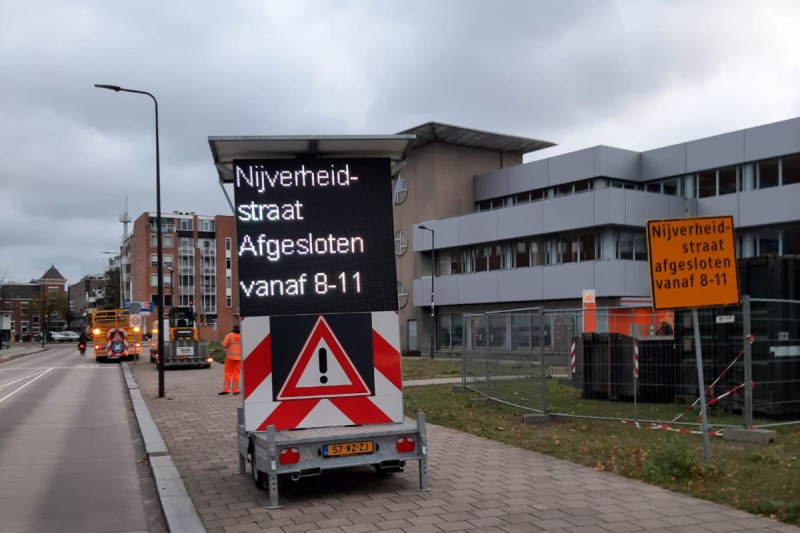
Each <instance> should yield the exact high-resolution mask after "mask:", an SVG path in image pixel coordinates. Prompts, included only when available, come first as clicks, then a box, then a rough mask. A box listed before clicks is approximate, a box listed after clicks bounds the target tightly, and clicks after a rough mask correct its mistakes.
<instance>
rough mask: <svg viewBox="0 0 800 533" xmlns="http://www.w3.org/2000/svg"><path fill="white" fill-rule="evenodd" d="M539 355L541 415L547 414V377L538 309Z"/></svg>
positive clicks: (541, 326)
mask: <svg viewBox="0 0 800 533" xmlns="http://www.w3.org/2000/svg"><path fill="white" fill-rule="evenodd" d="M539 355H540V356H541V363H540V368H539V373H540V374H541V383H542V414H543V415H544V414H547V376H546V375H545V357H544V311H543V310H542V308H541V307H539Z"/></svg>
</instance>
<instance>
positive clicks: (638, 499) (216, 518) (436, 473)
mask: <svg viewBox="0 0 800 533" xmlns="http://www.w3.org/2000/svg"><path fill="white" fill-rule="evenodd" d="M129 365H130V368H131V371H132V373H133V375H134V377H135V379H136V381H137V383H138V385H139V389H140V391H141V394H142V396H143V397H144V398H145V402H146V404H147V406H148V408H149V410H150V413H151V414H152V417H153V419H154V420H155V422H156V425H157V426H158V428H159V430H160V432H161V435H162V436H163V438H164V441H165V442H166V444H167V447H168V449H169V453H170V455H171V456H172V459H173V461H174V463H175V465H176V467H177V469H178V472H179V473H180V475H181V477H182V478H183V481H184V484H185V486H186V489H187V491H188V493H189V496H190V497H191V499H192V502H193V503H194V506H195V508H196V509H197V512H198V514H199V516H200V518H201V520H202V522H203V524H204V526H205V528H206V529H207V531H208V532H210V533H217V532H225V533H240V532H241V533H245V532H250V531H267V532H271V533H279V532H280V533H297V532H304V531H317V532H324V533H328V532H331V533H332V532H347V533H363V532H370V531H382V532H386V533H391V532H405V533H410V532H414V533H426V532H449V531H480V532H504V533H514V532H536V531H551V532H564V533H566V532H570V533H592V532H596V533H609V532H625V531H649V532H667V531H680V532H681V533H694V532H723V531H724V532H727V531H771V532H787V533H788V532H794V533H800V528H797V527H793V526H789V525H786V524H781V523H780V522H777V521H775V520H769V519H766V518H759V517H757V516H754V515H751V514H748V513H745V512H743V511H739V510H736V509H732V508H730V507H725V506H722V505H717V504H714V503H710V502H706V501H704V500H698V499H695V498H690V497H688V496H683V495H680V494H676V493H672V492H669V491H666V490H664V489H661V488H658V487H654V486H651V485H647V484H645V483H640V482H637V481H632V480H628V479H626V478H623V477H620V476H617V475H614V474H610V473H607V472H596V471H595V470H594V469H592V468H587V467H584V466H580V465H576V464H572V463H569V462H566V461H561V460H558V459H553V458H551V457H548V456H545V455H541V454H538V453H535V452H529V451H525V450H521V449H518V448H514V447H512V446H508V445H505V444H501V443H497V442H493V441H490V440H487V439H483V438H480V437H475V436H473V435H469V434H466V433H460V432H458V431H453V430H450V429H447V428H444V427H441V426H436V425H433V424H428V439H429V440H428V442H429V446H428V451H429V460H428V476H429V481H430V485H431V491H430V492H419V491H418V490H417V489H418V474H417V463H416V462H412V463H408V464H407V467H406V471H405V472H404V473H399V474H394V475H392V476H389V477H378V476H377V475H376V474H375V473H374V471H373V470H372V469H370V468H358V469H349V470H338V471H330V472H325V473H324V474H323V475H322V476H321V477H316V478H306V479H302V480H300V481H299V482H296V483H288V484H286V485H285V486H283V487H281V489H280V503H281V505H282V508H281V509H278V510H269V509H267V505H268V503H269V497H268V494H267V493H266V492H263V491H260V490H258V489H256V488H255V486H254V485H253V483H252V481H251V478H250V476H249V474H248V475H240V474H238V457H237V451H236V408H237V407H238V406H239V405H241V402H242V397H241V396H232V395H228V396H218V395H217V392H218V391H219V389H220V388H221V384H222V365H218V364H214V365H212V367H211V368H210V369H193V370H167V371H165V373H164V375H165V378H164V383H165V387H164V389H165V392H166V397H165V398H158V397H157V396H158V372H157V370H156V366H155V365H154V364H151V363H149V362H147V360H146V359H142V360H140V361H139V362H137V363H130V364H129Z"/></svg>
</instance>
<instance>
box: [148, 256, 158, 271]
mask: <svg viewBox="0 0 800 533" xmlns="http://www.w3.org/2000/svg"><path fill="white" fill-rule="evenodd" d="M150 266H151V267H153V268H158V254H150Z"/></svg>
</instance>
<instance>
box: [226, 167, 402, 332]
mask: <svg viewBox="0 0 800 533" xmlns="http://www.w3.org/2000/svg"><path fill="white" fill-rule="evenodd" d="M233 172H234V180H233V184H234V200H235V203H236V232H237V253H238V260H239V302H240V306H241V316H243V317H248V316H278V315H301V314H310V313H344V312H366V311H391V310H397V273H396V268H395V258H394V236H393V222H392V204H391V197H392V194H391V193H392V191H391V172H390V163H389V160H388V159H386V158H369V159H287V160H283V159H263V160H236V161H234V162H233Z"/></svg>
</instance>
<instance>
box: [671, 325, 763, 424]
mask: <svg viewBox="0 0 800 533" xmlns="http://www.w3.org/2000/svg"><path fill="white" fill-rule="evenodd" d="M755 340H756V337H755V335H753V334H750V335H748V336H747V342H749V343H750V344H753V341H755ZM743 354H744V348H742V351H740V352H739V353H738V354H737V355H736V357H734V358H733V361H731V363H730V364H729V365H728V366H727V367H726V368H725V370H723V371H722V373H721V374H720V375H719V376H718V377H717V379H715V380H714V383H712V384H711V385H709V386H708V387H707V388H706V394H708V393H709V392H710V391H711V390H712V389H713V388H714V386H715V385H716V384H717V383H719V380H721V379H722V376H724V375H725V374H726V373H727V372H728V370H730V369H731V367H732V366H733V365H734V364H736V361H738V360H739V358H740V357H741V356H742V355H743ZM750 387H751V388H752V387H753V384H752V383H751V384H750ZM737 388H738V387H737ZM731 392H733V391H728V393H727V394H725V396H727V395H728V394H730V393H731ZM723 397H724V396H720V398H723ZM717 400H719V398H717ZM698 403H700V398H697V399H696V400H695V401H694V403H692V405H690V406H689V407H687V408H686V409H684V410H683V412H682V413H681V414H679V415H678V416H676V417H675V418H673V419H672V421H673V422H676V421H678V420H679V419H680V418H681V417H682V416H683V415H685V414H686V413H688V412H689V411H691V410H692V409H693V408H694V406H695V405H697V404H698ZM712 403H713V402H712ZM708 405H711V403H706V406H708Z"/></svg>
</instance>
